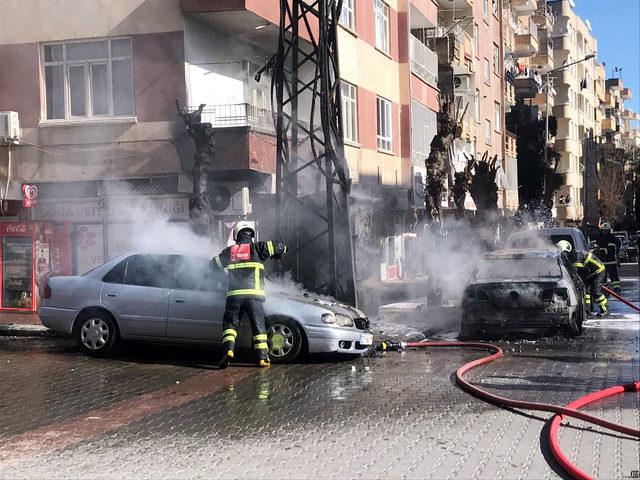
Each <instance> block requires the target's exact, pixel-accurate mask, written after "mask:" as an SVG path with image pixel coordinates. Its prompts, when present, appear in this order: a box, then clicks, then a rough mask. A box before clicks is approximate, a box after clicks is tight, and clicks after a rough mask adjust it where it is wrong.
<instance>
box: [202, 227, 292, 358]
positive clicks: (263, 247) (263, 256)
mask: <svg viewBox="0 0 640 480" xmlns="http://www.w3.org/2000/svg"><path fill="white" fill-rule="evenodd" d="M255 235H256V232H255V230H254V229H253V227H252V225H251V223H249V222H243V221H241V222H238V223H236V225H235V227H234V228H233V240H234V241H235V242H236V244H235V245H232V246H230V247H227V248H225V249H224V250H223V251H222V252H221V253H220V255H218V256H217V257H215V258H214V259H213V261H214V262H215V264H216V266H217V267H218V268H220V269H226V270H227V272H228V276H229V286H228V288H227V300H226V305H225V313H224V320H223V323H222V329H223V330H222V344H223V350H224V354H223V355H224V356H223V357H222V360H221V361H220V364H219V365H220V368H226V367H227V366H228V365H229V363H230V362H231V360H232V359H233V357H234V350H235V344H236V337H237V336H238V330H237V328H238V326H239V325H240V319H241V318H242V317H243V315H244V314H245V313H246V315H247V316H248V317H249V321H250V322H251V330H252V332H253V338H252V341H253V348H254V349H255V350H256V352H257V355H258V359H257V361H258V366H260V367H267V366H269V365H270V364H271V362H270V360H269V353H268V352H269V345H268V343H267V330H266V327H265V318H264V308H263V303H264V299H265V292H264V264H263V263H262V262H264V261H265V260H267V259H268V258H275V259H277V258H281V257H282V256H283V255H284V254H285V253H286V251H287V247H286V245H285V244H284V243H282V242H278V241H276V242H274V241H271V240H269V241H267V242H254V237H255ZM286 341H288V339H287V338H286V336H283V335H280V334H275V335H273V336H272V339H271V342H272V343H277V342H281V343H282V342H286Z"/></svg>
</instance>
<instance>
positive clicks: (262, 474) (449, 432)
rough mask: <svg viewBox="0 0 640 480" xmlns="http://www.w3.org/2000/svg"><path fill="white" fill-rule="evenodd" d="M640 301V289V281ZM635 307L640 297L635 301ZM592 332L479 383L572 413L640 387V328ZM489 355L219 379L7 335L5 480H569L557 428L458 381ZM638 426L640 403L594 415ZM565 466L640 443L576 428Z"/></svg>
mask: <svg viewBox="0 0 640 480" xmlns="http://www.w3.org/2000/svg"><path fill="white" fill-rule="evenodd" d="M626 286H627V288H629V287H631V288H636V289H637V281H635V282H631V283H627V285H626ZM635 300H637V296H636V298H635ZM613 306H614V310H615V312H616V315H615V318H614V319H612V320H607V321H595V320H594V321H590V322H589V323H588V325H587V326H586V329H585V333H584V335H583V336H581V337H579V338H578V339H572V340H568V339H563V338H551V339H540V340H537V341H512V342H499V344H500V345H502V346H503V347H504V349H505V353H506V357H505V358H504V359H502V360H500V361H498V362H496V363H494V364H491V365H489V366H486V367H482V368H481V369H478V370H476V371H474V372H472V373H471V374H470V375H469V378H470V379H471V380H472V381H474V382H475V383H477V384H479V385H481V386H483V387H484V388H487V389H489V390H491V391H493V392H497V393H499V394H501V395H505V396H510V397H513V398H517V399H527V400H533V401H544V402H552V403H559V404H566V403H569V402H570V401H572V400H574V399H576V398H577V397H579V396H582V395H584V394H585V393H588V392H592V391H596V390H599V389H602V388H605V387H608V386H612V385H616V384H619V383H627V382H630V381H633V380H637V379H639V378H640V360H639V357H640V353H639V349H640V346H639V342H640V325H639V323H638V319H637V317H636V316H635V315H632V314H630V313H629V311H628V310H625V308H623V307H622V306H621V305H619V304H617V303H616V304H613ZM480 355H482V353H481V352H477V351H461V350H455V349H451V350H443V349H437V350H425V351H407V352H404V353H389V354H387V355H386V356H385V357H381V358H372V359H369V358H359V359H355V360H354V359H348V360H341V359H336V358H320V359H314V360H312V361H309V362H307V363H303V364H297V365H290V366H274V367H272V368H271V369H268V370H261V371H256V370H254V369H252V368H249V367H243V366H237V367H234V368H229V369H227V370H225V371H224V372H221V371H216V370H213V369H210V368H207V364H209V363H210V361H211V358H210V354H209V353H208V352H207V351H205V350H196V349H193V348H190V349H182V348H173V347H172V348H168V347H149V346H139V345H131V346H129V347H128V348H126V349H125V350H124V351H123V352H122V353H120V354H119V355H118V356H117V357H115V358H110V359H101V360H100V359H92V358H87V357H85V356H82V355H80V354H79V353H78V352H77V351H76V350H75V348H74V346H73V342H72V341H71V340H70V339H64V338H28V337H26V338H14V337H0V375H1V376H2V389H1V390H0V478H2V479H5V478H6V479H14V478H25V479H26V478H43V479H44V478H47V479H52V478H73V479H75V478H82V479H87V478H90V479H103V478H104V479H114V478H149V479H151V478H153V479H155V478H167V479H173V478H291V479H297V478H437V479H439V478H465V479H466V478H492V479H493V478H535V479H539V478H558V477H563V476H564V474H563V472H562V471H561V470H560V469H559V468H558V467H557V465H556V464H555V462H554V461H553V460H552V458H551V456H550V453H549V451H548V448H547V446H546V436H545V434H546V428H545V425H546V422H547V420H548V418H549V415H547V414H542V413H537V412H516V411H508V410H504V409H499V408H496V407H494V406H492V405H490V404H487V403H485V402H482V401H480V400H478V399H476V398H473V397H471V396H469V395H467V394H466V393H464V392H463V391H461V390H460V389H459V388H457V387H456V386H455V384H454V382H453V377H452V375H453V373H454V371H455V369H456V367H457V366H459V365H461V364H462V363H464V362H467V361H470V360H472V359H474V358H477V357H479V356H480ZM587 410H588V411H591V412H592V413H594V414H597V415H600V416H602V417H604V418H607V419H610V420H613V421H617V422H622V423H625V424H626V425H632V426H635V427H636V428H638V427H640V417H639V412H640V405H639V398H638V395H636V394H625V395H623V396H618V397H616V398H613V399H611V400H608V401H604V402H600V403H598V404H596V405H595V406H593V407H589V408H588V409H587ZM569 424H570V425H569V426H566V427H563V428H562V429H561V434H560V441H561V444H562V446H563V448H564V451H565V452H566V453H567V455H568V456H569V457H570V458H571V459H572V460H573V461H574V462H575V463H576V464H578V465H579V466H580V467H581V468H583V469H584V470H585V471H587V472H589V473H591V474H593V475H595V476H597V477H598V478H628V477H630V475H631V472H632V470H638V469H639V466H638V459H639V458H640V443H639V442H637V441H635V440H632V439H629V438H626V437H624V436H619V435H616V434H612V433H610V432H605V434H601V433H597V432H598V431H599V430H600V429H599V428H597V427H594V428H591V427H589V428H585V426H584V425H582V423H581V422H579V421H573V420H570V421H569Z"/></svg>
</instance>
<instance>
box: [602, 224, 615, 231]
mask: <svg viewBox="0 0 640 480" xmlns="http://www.w3.org/2000/svg"><path fill="white" fill-rule="evenodd" d="M600 230H613V229H612V228H611V224H610V223H609V222H604V223H603V224H602V225H600Z"/></svg>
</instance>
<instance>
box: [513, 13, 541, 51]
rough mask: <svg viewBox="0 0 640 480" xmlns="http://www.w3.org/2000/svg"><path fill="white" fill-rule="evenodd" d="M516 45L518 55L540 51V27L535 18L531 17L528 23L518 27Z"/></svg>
mask: <svg viewBox="0 0 640 480" xmlns="http://www.w3.org/2000/svg"><path fill="white" fill-rule="evenodd" d="M515 47H516V48H515V53H516V56H529V55H533V54H535V53H536V52H537V51H538V49H539V47H540V46H539V45H538V27H537V25H536V24H535V23H534V22H533V20H531V19H529V22H528V25H526V26H520V27H518V30H517V31H516V45H515Z"/></svg>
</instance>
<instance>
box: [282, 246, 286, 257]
mask: <svg viewBox="0 0 640 480" xmlns="http://www.w3.org/2000/svg"><path fill="white" fill-rule="evenodd" d="M285 253H287V246H286V245H285V246H284V249H283V250H282V254H283V255H284V254H285Z"/></svg>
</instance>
